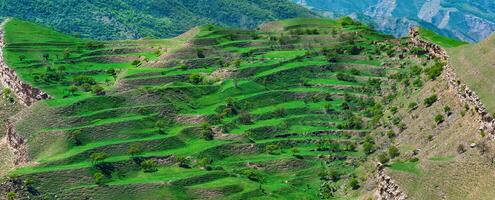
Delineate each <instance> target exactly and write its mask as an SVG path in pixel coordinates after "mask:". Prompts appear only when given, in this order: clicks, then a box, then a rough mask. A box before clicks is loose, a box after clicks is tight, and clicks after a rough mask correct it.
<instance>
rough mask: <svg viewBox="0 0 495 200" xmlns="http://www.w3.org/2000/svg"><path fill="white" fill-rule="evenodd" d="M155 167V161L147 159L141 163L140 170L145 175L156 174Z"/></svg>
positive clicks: (156, 169)
mask: <svg viewBox="0 0 495 200" xmlns="http://www.w3.org/2000/svg"><path fill="white" fill-rule="evenodd" d="M157 165H158V164H157V162H156V161H155V160H150V159H148V160H145V161H143V162H141V169H143V171H144V172H146V173H150V172H156V171H158V168H157Z"/></svg>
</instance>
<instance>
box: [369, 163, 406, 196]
mask: <svg viewBox="0 0 495 200" xmlns="http://www.w3.org/2000/svg"><path fill="white" fill-rule="evenodd" d="M376 181H377V183H378V187H377V190H376V193H375V197H376V199H377V200H405V199H407V195H406V194H405V193H404V192H403V191H402V190H401V188H400V187H399V185H397V184H396V183H395V181H394V180H392V178H391V177H390V176H388V175H387V174H386V173H385V167H384V166H383V165H382V164H378V173H377V176H376Z"/></svg>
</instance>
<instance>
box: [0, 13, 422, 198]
mask: <svg viewBox="0 0 495 200" xmlns="http://www.w3.org/2000/svg"><path fill="white" fill-rule="evenodd" d="M33 35H36V37H33ZM6 38H7V48H6V49H5V53H6V56H7V61H8V64H9V65H10V66H11V67H12V68H14V69H15V70H17V72H18V74H19V75H20V77H21V78H22V80H24V81H25V82H27V83H29V84H31V85H33V86H35V87H38V88H40V89H42V90H44V91H46V92H47V93H48V94H50V95H51V96H52V97H53V98H52V99H49V100H44V101H41V102H38V103H36V104H35V105H33V106H32V107H31V108H29V110H30V112H26V113H24V114H23V115H22V117H20V119H19V120H18V121H16V130H17V133H18V134H19V135H21V136H22V137H24V138H26V139H27V141H28V147H29V148H28V152H27V153H28V157H29V160H30V161H31V163H33V164H31V165H27V166H25V167H22V168H18V169H17V170H15V171H12V172H11V174H12V175H13V176H15V177H16V178H19V179H22V180H29V181H30V187H32V188H34V190H36V193H33V194H32V195H34V196H38V197H39V196H40V195H43V196H44V197H46V198H48V199H51V198H54V197H55V196H57V197H58V198H62V199H84V198H89V199H108V198H110V197H111V198H118V197H122V198H125V199H143V198H144V199H169V198H170V199H190V198H220V199H320V198H334V199H340V198H343V199H349V198H351V199H352V198H356V197H358V195H359V190H361V189H362V187H357V188H351V187H350V186H349V183H350V181H351V180H354V179H356V180H358V182H359V185H360V186H362V185H363V184H365V181H366V178H367V177H366V175H365V174H364V173H363V169H362V168H360V165H361V164H363V163H365V162H367V157H368V156H367V155H368V154H369V153H370V152H366V150H365V149H363V143H366V142H364V140H365V137H366V135H367V134H368V133H369V131H370V130H371V129H373V128H374V127H375V126H376V125H377V124H378V123H379V119H380V118H381V117H382V115H383V106H384V104H386V103H387V101H386V98H385V97H387V95H389V93H391V92H392V93H393V90H394V89H393V88H394V87H396V86H397V84H402V83H399V82H398V81H397V80H399V81H400V80H403V79H405V78H404V77H406V74H407V72H408V71H409V70H408V68H409V67H410V66H413V65H418V64H419V63H420V62H424V56H423V57H421V56H420V57H419V58H418V57H416V56H410V55H405V56H404V55H401V57H400V58H399V55H400V54H399V53H395V52H407V51H408V50H409V49H408V44H407V42H405V41H404V40H405V39H404V40H403V39H393V38H391V37H389V36H384V35H381V34H378V33H376V32H374V31H373V30H370V29H369V28H368V27H366V26H363V25H361V24H358V23H355V24H351V25H349V24H348V23H347V24H344V23H343V22H342V21H334V20H326V19H325V20H323V19H293V20H285V21H279V22H272V23H269V24H267V25H265V26H263V27H262V28H260V29H259V30H256V31H255V30H236V29H226V28H222V27H216V26H203V27H199V28H197V29H194V30H192V31H190V32H188V33H185V34H183V35H182V36H179V37H177V38H173V39H167V40H138V41H114V42H102V41H91V40H85V39H84V40H83V39H78V38H75V37H72V36H67V35H62V34H60V33H56V32H54V31H52V30H50V29H47V28H44V27H41V26H38V25H35V24H31V23H27V22H23V21H19V20H13V21H11V22H9V23H8V24H7V26H6ZM386 52H388V53H386ZM390 52H392V53H390ZM425 66H428V65H425ZM408 78H409V77H408ZM413 78H414V77H413ZM408 80H409V79H408ZM98 88H100V89H98ZM377 119H378V120H377ZM367 142H368V143H369V141H367ZM98 156H99V157H98ZM393 167H394V168H397V169H398V170H401V169H402V168H406V167H408V168H409V167H412V166H409V164H408V165H404V166H402V165H395V166H393ZM408 168H407V169H404V170H409V169H408Z"/></svg>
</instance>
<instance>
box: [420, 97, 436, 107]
mask: <svg viewBox="0 0 495 200" xmlns="http://www.w3.org/2000/svg"><path fill="white" fill-rule="evenodd" d="M437 101H438V97H437V95H431V96H430V97H428V98H426V99H425V100H424V102H423V103H424V104H425V106H426V107H430V106H431V105H433V104H434V103H435V102H437Z"/></svg>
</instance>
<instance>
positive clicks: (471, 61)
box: [448, 36, 495, 113]
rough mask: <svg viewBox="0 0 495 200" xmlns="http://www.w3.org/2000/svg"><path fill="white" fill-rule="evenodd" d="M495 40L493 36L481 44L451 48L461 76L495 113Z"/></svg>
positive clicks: (490, 110)
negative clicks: (494, 80)
mask: <svg viewBox="0 0 495 200" xmlns="http://www.w3.org/2000/svg"><path fill="white" fill-rule="evenodd" d="M494 41H495V36H491V37H489V38H487V39H486V40H484V41H482V42H480V43H479V44H470V45H464V46H460V47H457V48H453V49H449V51H448V53H449V55H450V63H451V64H452V67H453V68H454V69H455V72H456V73H457V75H458V76H459V78H460V79H461V80H463V81H465V83H466V84H467V85H468V86H469V88H471V89H472V90H474V91H475V92H476V94H477V95H478V96H479V97H480V98H481V101H482V102H483V103H484V104H485V105H486V107H487V109H488V111H489V112H490V113H495V99H494V96H493V94H494V93H495V87H494V85H493V84H492V82H493V75H495V68H494V67H493V66H494V64H495V63H494V61H493V60H494V59H493V58H494V56H493V55H495V52H494V48H493V47H494V46H493V45H494Z"/></svg>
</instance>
